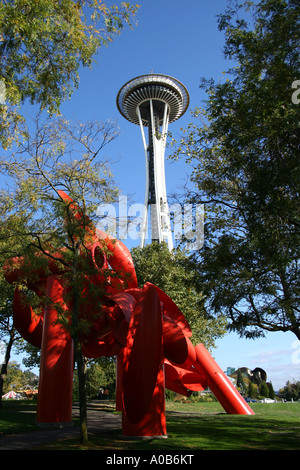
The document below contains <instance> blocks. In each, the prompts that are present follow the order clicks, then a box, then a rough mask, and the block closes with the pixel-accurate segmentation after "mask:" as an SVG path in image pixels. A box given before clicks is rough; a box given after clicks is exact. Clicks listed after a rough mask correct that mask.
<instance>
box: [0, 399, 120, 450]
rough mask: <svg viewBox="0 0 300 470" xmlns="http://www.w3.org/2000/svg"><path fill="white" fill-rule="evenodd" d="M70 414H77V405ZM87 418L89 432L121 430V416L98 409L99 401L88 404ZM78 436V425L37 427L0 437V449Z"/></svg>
mask: <svg viewBox="0 0 300 470" xmlns="http://www.w3.org/2000/svg"><path fill="white" fill-rule="evenodd" d="M72 415H73V417H74V418H77V417H78V416H79V408H78V406H76V405H74V406H73V409H72ZM87 419H88V432H89V434H100V433H103V432H109V431H112V430H115V429H120V430H121V425H122V424H121V420H122V418H121V416H120V415H115V414H113V413H112V412H107V411H101V410H99V402H91V403H89V404H88V407H87ZM79 436H80V430H79V426H67V427H62V428H59V427H55V429H43V428H39V429H37V430H36V431H31V432H27V433H24V434H12V435H9V436H3V437H0V450H31V449H32V450H34V448H36V447H38V446H40V445H43V444H48V443H50V442H54V441H57V440H60V439H66V438H70V437H79Z"/></svg>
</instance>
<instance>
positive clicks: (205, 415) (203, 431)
mask: <svg viewBox="0 0 300 470" xmlns="http://www.w3.org/2000/svg"><path fill="white" fill-rule="evenodd" d="M3 405H4V406H3V408H2V410H0V433H1V432H2V434H9V433H15V432H24V431H32V430H36V425H35V408H36V404H35V403H34V402H31V401H29V400H28V401H26V402H25V401H23V402H22V401H20V402H18V401H15V402H13V401H8V402H4V403H3ZM251 407H252V408H253V411H254V412H255V415H253V416H244V415H228V414H226V413H225V412H224V410H223V408H222V407H221V406H220V405H219V404H218V403H216V402H210V403H184V404H180V403H174V402H168V403H167V432H168V439H150V440H135V439H130V438H126V439H125V438H122V436H121V433H120V431H113V432H111V433H106V434H99V435H91V436H90V442H89V446H85V447H83V446H81V445H80V443H79V440H78V439H67V440H62V441H58V442H55V443H52V444H48V445H44V446H43V447H39V449H42V450H112V449H115V450H120V451H121V450H137V451H138V450H155V451H156V450H162V451H166V450H167V451H182V450H185V451H195V450H299V449H300V403H266V404H265V403H252V404H251ZM99 409H100V405H99Z"/></svg>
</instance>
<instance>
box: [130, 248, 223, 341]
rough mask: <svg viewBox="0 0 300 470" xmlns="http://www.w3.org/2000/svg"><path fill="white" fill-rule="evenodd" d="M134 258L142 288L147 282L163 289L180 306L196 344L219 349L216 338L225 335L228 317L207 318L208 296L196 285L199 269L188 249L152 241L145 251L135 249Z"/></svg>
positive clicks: (132, 252) (143, 249)
mask: <svg viewBox="0 0 300 470" xmlns="http://www.w3.org/2000/svg"><path fill="white" fill-rule="evenodd" d="M131 254H132V258H133V261H134V265H135V270H136V273H137V279H138V283H139V286H140V287H143V285H144V284H145V283H146V282H151V283H152V284H155V285H156V286H158V287H159V288H160V289H162V290H163V291H164V292H165V293H166V294H167V295H168V296H169V297H170V298H171V299H172V300H173V302H175V304H176V305H177V306H178V308H179V309H180V310H181V312H182V313H183V314H184V316H185V317H186V319H187V321H188V322H189V324H190V327H191V330H192V333H193V335H192V337H191V340H192V342H193V343H194V344H197V343H199V342H201V343H203V344H204V345H205V347H206V348H207V349H212V348H213V347H214V346H215V340H216V338H220V337H221V336H223V335H224V334H225V331H226V330H225V325H226V321H225V318H224V317H222V316H221V315H219V316H218V318H217V320H216V319H213V320H212V319H211V318H207V315H206V312H205V310H204V308H203V304H204V296H203V294H202V292H201V290H200V288H199V285H197V284H196V283H195V276H196V273H195V268H194V266H193V263H192V262H191V260H190V259H189V256H188V254H187V253H186V252H185V250H182V249H180V248H178V249H176V250H173V251H172V252H171V251H169V249H168V247H167V245H166V244H165V243H157V242H152V243H151V244H149V245H146V246H145V247H144V248H133V249H132V251H131Z"/></svg>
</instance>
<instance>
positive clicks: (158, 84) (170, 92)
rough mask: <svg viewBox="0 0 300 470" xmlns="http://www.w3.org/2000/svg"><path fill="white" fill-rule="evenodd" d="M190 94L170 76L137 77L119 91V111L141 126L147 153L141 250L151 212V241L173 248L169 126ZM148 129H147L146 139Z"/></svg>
mask: <svg viewBox="0 0 300 470" xmlns="http://www.w3.org/2000/svg"><path fill="white" fill-rule="evenodd" d="M188 105H189V94H188V91H187V89H186V88H185V86H184V85H183V84H182V83H181V82H179V81H178V80H176V79H175V78H173V77H169V76H168V75H161V74H155V73H153V72H151V74H148V75H141V76H139V77H136V78H134V79H132V80H130V81H129V82H127V83H125V85H124V86H123V87H122V88H121V89H120V91H119V93H118V95H117V107H118V109H119V111H120V113H121V114H122V116H123V117H124V118H125V119H127V120H128V121H130V122H132V123H134V124H137V125H139V126H140V129H141V133H142V140H143V145H144V150H145V162H146V189H145V201H144V214H143V220H142V225H141V247H143V246H144V244H145V238H146V232H147V227H148V218H149V209H150V214H151V238H152V241H154V240H157V241H158V242H162V241H165V242H166V243H167V245H168V248H169V250H171V249H172V248H173V239H172V232H171V224H170V214H169V207H168V202H167V194H166V181H165V160H164V158H165V148H166V139H167V132H168V125H169V123H172V122H174V121H176V120H177V119H179V118H180V117H181V116H182V115H183V114H184V113H185V111H186V110H187V107H188ZM145 128H148V139H146V135H145Z"/></svg>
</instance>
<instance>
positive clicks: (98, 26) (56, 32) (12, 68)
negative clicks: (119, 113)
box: [0, 0, 138, 146]
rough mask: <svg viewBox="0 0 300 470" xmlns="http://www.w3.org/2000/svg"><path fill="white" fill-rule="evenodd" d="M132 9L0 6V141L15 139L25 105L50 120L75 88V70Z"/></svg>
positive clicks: (94, 1)
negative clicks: (0, 91)
mask: <svg viewBox="0 0 300 470" xmlns="http://www.w3.org/2000/svg"><path fill="white" fill-rule="evenodd" d="M137 8H138V6H137V5H135V6H134V5H131V4H130V3H129V2H121V3H120V4H119V5H116V4H113V5H111V6H108V5H107V4H106V3H104V2H102V1H100V0H79V1H75V0H59V1H56V0H13V1H1V2H0V31H1V35H0V82H1V86H4V87H5V100H3V101H2V102H1V106H0V139H1V143H2V145H4V146H7V145H9V144H11V142H12V141H13V139H14V132H13V131H14V129H15V128H16V126H17V125H18V123H19V122H20V120H21V119H22V114H21V113H20V111H19V109H18V106H19V105H21V104H23V103H24V102H25V101H26V100H29V102H31V103H37V104H38V105H39V106H40V108H41V109H42V110H43V109H45V110H47V111H48V112H49V113H50V114H53V113H57V112H58V111H59V109H60V105H61V103H62V102H63V101H65V100H66V99H68V98H69V97H70V96H71V95H72V92H73V90H74V88H76V87H77V86H78V80H79V69H80V67H81V66H83V67H91V65H92V63H93V61H95V56H96V53H97V51H98V50H99V48H100V47H101V46H103V45H107V44H108V43H109V42H111V41H112V40H113V38H114V37H115V36H116V35H117V34H119V33H120V32H121V30H122V29H123V28H124V26H125V25H126V24H128V25H130V26H131V25H132V18H133V16H134V15H135V13H136V11H137Z"/></svg>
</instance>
